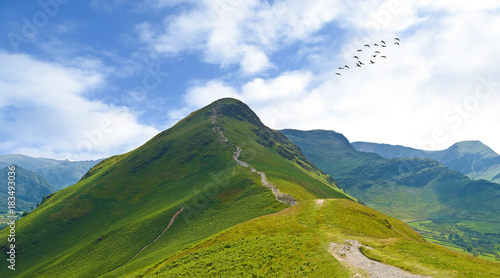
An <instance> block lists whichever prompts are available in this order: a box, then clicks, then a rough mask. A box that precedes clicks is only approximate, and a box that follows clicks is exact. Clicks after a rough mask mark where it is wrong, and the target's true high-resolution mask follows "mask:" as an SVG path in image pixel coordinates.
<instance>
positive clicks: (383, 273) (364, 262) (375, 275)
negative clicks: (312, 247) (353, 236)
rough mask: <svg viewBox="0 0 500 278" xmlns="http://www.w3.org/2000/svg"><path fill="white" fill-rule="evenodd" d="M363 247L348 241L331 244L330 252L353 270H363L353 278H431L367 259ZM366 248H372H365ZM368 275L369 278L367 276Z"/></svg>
mask: <svg viewBox="0 0 500 278" xmlns="http://www.w3.org/2000/svg"><path fill="white" fill-rule="evenodd" d="M361 246H364V245H361V244H360V243H359V242H358V241H357V240H346V242H345V243H344V244H337V243H330V249H329V250H328V251H329V252H330V253H331V254H332V255H333V256H334V257H335V258H336V259H337V260H338V261H340V262H341V263H344V264H345V265H347V266H348V267H349V268H351V269H353V268H354V269H361V270H363V271H360V272H362V273H363V274H362V273H356V274H355V275H354V276H353V277H370V278H431V277H430V276H421V275H417V274H412V273H410V272H408V271H404V270H402V269H400V268H397V267H394V266H391V265H387V264H384V263H381V262H377V261H374V260H371V259H369V258H367V257H366V256H365V255H363V253H361V251H359V248H360V247H361ZM364 247H366V248H370V247H367V246H364ZM366 273H368V276H367V274H366Z"/></svg>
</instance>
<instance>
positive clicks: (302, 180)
mask: <svg viewBox="0 0 500 278" xmlns="http://www.w3.org/2000/svg"><path fill="white" fill-rule="evenodd" d="M238 148H239V151H238V156H237V157H236V155H235V153H236V152H237V149H238ZM236 160H239V161H240V162H244V163H245V164H247V165H248V167H244V166H242V165H241V164H240V163H238V162H237V161H236ZM259 172H260V173H259ZM262 173H263V174H262ZM264 177H265V181H266V184H264V183H263V181H264ZM278 191H279V193H278ZM279 194H281V195H280V196H282V197H284V198H281V197H279V196H278V195H279ZM332 197H333V198H347V199H353V198H352V197H350V196H348V195H347V194H345V193H343V191H342V190H341V189H339V188H338V187H337V186H336V183H335V181H334V180H333V179H332V178H331V177H330V176H328V175H327V174H325V173H324V172H322V171H320V170H319V169H318V168H317V167H316V166H314V164H312V163H311V162H310V161H309V160H307V159H306V158H305V156H304V155H303V154H302V152H301V151H300V149H299V148H298V147H297V146H296V145H295V144H293V143H291V142H290V141H289V140H288V139H287V138H286V137H285V136H284V135H282V134H281V133H279V132H277V131H274V130H271V129H269V128H267V127H265V126H264V125H263V124H262V123H261V121H260V120H259V118H258V117H257V115H255V113H253V111H251V110H250V108H248V106H246V105H245V104H243V103H242V102H240V101H237V100H234V99H222V100H219V101H216V102H214V103H212V104H210V105H208V106H206V107H204V108H202V109H200V110H198V111H195V112H193V113H191V114H190V115H189V116H188V117H186V118H184V119H183V120H181V121H179V122H178V123H177V124H176V125H174V126H173V127H172V128H170V129H168V130H166V131H164V132H161V133H160V134H158V135H157V136H155V137H154V138H153V139H151V140H150V141H148V142H147V143H145V144H144V145H143V146H141V147H139V148H138V149H136V150H133V151H131V152H129V153H126V154H123V155H118V156H114V157H111V158H108V159H105V160H103V161H101V162H100V163H99V164H97V165H96V166H94V167H93V168H92V169H90V170H89V171H88V173H87V174H85V175H84V176H83V178H82V179H81V180H80V181H79V182H78V183H76V184H75V185H72V186H69V187H67V188H65V189H62V190H60V191H58V192H56V193H55V194H54V195H52V196H51V197H50V198H49V199H47V201H46V202H44V204H42V205H41V206H40V207H38V208H37V209H35V210H34V211H33V212H32V213H31V214H29V215H28V216H26V217H24V218H22V219H21V220H19V221H18V223H17V224H16V225H17V234H18V238H17V239H16V240H17V244H16V246H17V254H18V256H19V257H22V258H23V259H22V260H19V262H18V265H17V268H18V270H17V271H16V275H20V276H36V277H54V276H58V277H69V276H76V277H89V276H99V275H104V274H106V273H108V272H110V271H112V272H113V273H129V272H132V271H135V270H136V269H139V268H142V267H144V266H147V265H150V264H154V263H156V262H158V260H161V259H162V258H165V257H168V256H171V255H172V254H175V253H176V252H178V251H180V250H182V249H184V248H187V247H190V246H192V245H193V244H195V243H197V242H199V241H201V240H204V239H206V238H207V237H209V236H212V235H214V234H216V233H219V232H221V231H223V230H225V229H227V228H230V227H232V226H234V225H236V224H238V223H241V222H244V221H247V220H249V219H252V218H255V217H258V216H262V215H266V214H270V213H274V212H277V211H280V210H282V209H284V208H286V207H288V206H289V204H294V203H296V202H301V201H304V200H310V199H316V198H332ZM277 199H278V200H277ZM286 200H293V201H292V202H286ZM174 216H176V217H174ZM6 232H7V231H6V230H4V231H2V232H1V233H0V239H1V241H0V246H2V250H5V248H6V246H7V245H6V240H5V238H6V236H5V233H6ZM141 250H142V251H141ZM2 253H3V254H4V255H2V256H5V252H2ZM2 258H3V257H2ZM5 271H6V270H5V269H0V276H3V275H5V274H4V273H3V272H5ZM9 274H11V273H9Z"/></svg>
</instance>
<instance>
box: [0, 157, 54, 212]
mask: <svg viewBox="0 0 500 278" xmlns="http://www.w3.org/2000/svg"><path fill="white" fill-rule="evenodd" d="M8 172H9V169H8V168H7V167H6V168H3V169H0V177H2V179H3V180H4V181H7V173H8ZM15 173H16V175H15V177H16V180H15V183H16V190H15V192H16V196H15V197H16V210H17V211H30V210H31V208H32V207H36V204H37V203H40V202H41V200H42V197H43V196H47V195H49V194H50V193H52V192H54V191H55V189H54V188H53V187H52V186H51V185H50V184H49V183H48V182H47V180H46V179H45V178H43V177H42V176H40V175H37V174H36V173H33V172H32V171H29V170H26V169H24V168H22V167H19V166H16V169H15ZM5 185H6V183H5ZM7 193H8V191H7V186H5V187H3V190H2V191H1V192H0V203H1V204H4V205H3V206H1V207H0V212H1V213H7V209H8V208H7V197H8V196H9V195H8V194H7Z"/></svg>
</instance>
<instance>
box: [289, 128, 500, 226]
mask: <svg viewBox="0 0 500 278" xmlns="http://www.w3.org/2000/svg"><path fill="white" fill-rule="evenodd" d="M282 132H283V133H284V134H285V135H286V136H287V137H288V138H289V139H290V140H291V141H292V142H294V143H295V144H297V145H298V146H299V147H300V148H301V150H302V151H303V152H304V154H305V155H306V156H307V158H308V159H310V160H311V161H312V162H313V163H314V164H315V165H317V166H318V167H319V168H320V169H322V170H324V171H325V172H326V173H328V174H329V175H331V176H332V177H333V178H335V179H336V180H337V181H338V183H339V185H340V186H342V187H343V188H345V189H346V190H347V192H348V193H349V194H351V195H352V196H355V197H356V198H358V199H360V200H361V201H363V202H365V203H366V204H367V205H368V206H370V207H373V208H375V209H377V210H379V211H382V212H384V213H387V214H389V215H393V216H396V217H397V218H399V219H402V220H404V221H411V220H423V219H440V218H466V219H476V220H488V221H500V215H499V214H498V211H500V202H499V200H500V185H499V184H497V183H493V182H490V181H486V180H470V179H469V178H468V177H467V176H465V175H463V174H461V173H460V172H458V171H454V170H451V169H449V168H448V167H446V166H444V165H442V164H441V163H439V162H438V161H436V160H432V159H428V158H414V157H404V158H392V159H387V158H383V157H381V156H379V155H378V154H375V153H368V152H360V151H357V150H356V149H355V148H354V147H353V146H352V145H351V144H350V143H349V141H348V140H347V138H345V137H344V136H343V135H342V134H340V133H336V132H334V131H326V130H312V131H300V130H291V129H286V130H282ZM459 145H460V144H459ZM359 146H361V145H360V144H358V147H359ZM395 150H396V151H397V150H401V148H397V149H395ZM396 151H395V152H394V154H395V153H396ZM472 151H474V150H472ZM463 152H464V150H463V149H462V153H463Z"/></svg>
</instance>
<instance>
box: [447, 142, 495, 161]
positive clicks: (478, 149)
mask: <svg viewBox="0 0 500 278" xmlns="http://www.w3.org/2000/svg"><path fill="white" fill-rule="evenodd" d="M449 149H450V150H456V151H458V152H459V153H464V154H465V153H475V154H481V155H482V156H484V157H495V156H498V154H497V153H496V152H495V151H493V150H492V149H491V148H490V147H488V146H487V145H485V144H483V142H481V141H477V140H476V141H472V140H471V141H461V142H457V143H455V144H453V145H452V146H451V147H450V148H449Z"/></svg>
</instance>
